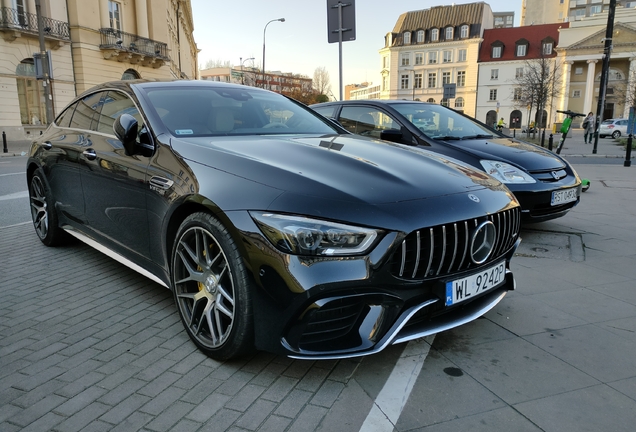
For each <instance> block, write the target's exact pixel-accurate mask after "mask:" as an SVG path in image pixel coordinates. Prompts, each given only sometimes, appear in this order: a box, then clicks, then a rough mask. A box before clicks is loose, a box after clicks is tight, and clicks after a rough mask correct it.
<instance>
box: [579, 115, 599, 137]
mask: <svg viewBox="0 0 636 432" xmlns="http://www.w3.org/2000/svg"><path fill="white" fill-rule="evenodd" d="M595 125H596V121H595V119H594V113H589V114H588V115H587V117H585V120H583V124H582V125H581V126H582V127H583V131H584V132H585V134H584V135H583V142H584V143H585V144H592V138H594V129H595V127H594V126H595ZM588 137H589V141H588Z"/></svg>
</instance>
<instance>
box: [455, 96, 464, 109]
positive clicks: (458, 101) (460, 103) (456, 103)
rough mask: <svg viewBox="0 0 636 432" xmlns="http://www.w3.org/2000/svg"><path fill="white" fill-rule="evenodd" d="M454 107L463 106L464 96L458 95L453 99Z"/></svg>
mask: <svg viewBox="0 0 636 432" xmlns="http://www.w3.org/2000/svg"><path fill="white" fill-rule="evenodd" d="M455 108H464V98H463V97H458V98H457V99H455Z"/></svg>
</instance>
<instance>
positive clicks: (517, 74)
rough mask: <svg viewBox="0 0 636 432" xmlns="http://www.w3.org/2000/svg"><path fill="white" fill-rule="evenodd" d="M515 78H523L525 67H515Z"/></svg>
mask: <svg viewBox="0 0 636 432" xmlns="http://www.w3.org/2000/svg"><path fill="white" fill-rule="evenodd" d="M515 78H517V79H519V78H523V68H522V67H520V68H517V69H515Z"/></svg>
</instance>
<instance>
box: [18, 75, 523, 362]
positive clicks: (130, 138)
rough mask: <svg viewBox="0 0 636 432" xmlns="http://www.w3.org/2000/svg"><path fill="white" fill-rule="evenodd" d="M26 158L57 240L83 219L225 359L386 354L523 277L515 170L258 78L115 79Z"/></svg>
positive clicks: (471, 311)
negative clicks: (405, 141)
mask: <svg viewBox="0 0 636 432" xmlns="http://www.w3.org/2000/svg"><path fill="white" fill-rule="evenodd" d="M26 171H27V180H28V185H29V196H30V202H31V212H32V218H33V225H34V227H35V232H36V234H37V235H38V237H39V238H40V240H41V241H42V243H44V244H45V245H48V246H54V245H56V244H60V243H61V242H63V241H64V240H65V238H66V237H67V236H68V235H69V234H70V235H72V236H74V237H76V238H78V239H80V240H82V241H84V242H86V243H87V244H89V245H91V246H92V247H95V248H97V249H98V250H100V251H101V252H103V253H105V254H107V255H109V256H111V257H113V258H114V259H117V260H119V261H120V262H122V263H123V264H125V265H127V266H129V267H131V268H132V269H134V270H136V271H138V272H140V273H142V274H144V275H145V276H147V277H149V278H150V279H152V280H154V281H155V282H157V283H158V284H160V285H163V286H165V287H168V288H170V289H171V290H172V291H173V293H174V300H175V302H176V305H177V310H178V312H179V314H180V316H181V320H182V323H183V325H184V327H185V329H186V331H187V333H188V335H189V337H190V338H191V339H192V341H193V342H194V343H195V344H196V346H197V347H198V348H199V349H200V350H201V351H203V352H204V353H205V354H207V355H208V356H210V357H213V358H215V359H218V360H225V359H229V358H233V357H237V356H239V355H241V354H243V353H245V352H248V351H250V350H252V349H253V348H257V349H261V350H267V351H271V352H274V353H279V354H283V355H287V356H290V357H294V358H305V359H326V358H345V357H354V356H361V355H366V354H372V353H375V352H378V351H381V350H382V349H384V348H386V347H387V346H389V345H391V344H394V343H400V342H405V341H409V340H411V339H414V338H418V337H422V336H426V335H429V334H433V333H436V332H439V331H442V330H445V329H449V328H453V327H456V326H458V325H461V324H463V323H466V322H468V321H471V320H473V319H476V318H478V317H479V316H481V315H482V314H484V313H485V312H486V311H488V310H489V309H491V308H492V307H494V306H495V305H496V304H497V303H498V302H499V301H500V300H501V299H502V298H503V296H504V295H505V293H506V292H507V291H508V290H511V289H513V288H514V285H515V282H514V278H513V275H512V273H511V271H510V259H511V258H512V256H513V254H514V251H515V249H516V247H517V245H518V242H519V229H520V210H519V204H518V202H517V201H516V199H515V198H514V196H513V195H512V193H511V192H510V191H509V190H508V189H507V188H506V187H505V186H504V185H503V184H501V183H500V182H499V181H498V180H496V179H495V178H493V177H490V176H487V175H485V174H484V173H483V172H481V171H477V170H474V169H472V168H471V167H469V166H467V165H464V164H462V163H460V162H458V161H453V160H449V159H447V158H444V157H442V156H440V155H438V154H436V153H432V152H428V151H425V150H423V149H419V148H409V147H406V146H402V145H396V144H394V143H388V142H385V141H380V140H368V139H364V138H360V137H357V136H354V135H351V134H349V133H347V132H346V131H345V130H344V129H342V128H340V127H339V126H337V125H335V124H333V123H332V122H331V121H329V120H328V119H326V118H324V117H322V116H319V115H318V114H316V113H315V112H314V111H312V110H310V109H309V108H307V107H305V106H304V105H302V104H299V103H296V102H294V101H292V100H290V99H288V98H286V97H284V96H282V95H279V94H276V93H272V92H269V91H266V90H262V89H258V88H254V87H242V86H237V85H232V84H225V83H218V82H217V83H215V82H211V81H173V82H144V81H119V82H112V83H106V84H102V85H100V86H98V87H96V88H93V89H91V90H89V91H88V92H86V93H84V94H83V95H81V96H79V97H78V98H76V99H75V100H74V101H73V102H72V103H71V104H70V105H69V106H68V107H67V108H66V109H64V110H63V111H62V113H61V114H60V115H59V116H58V117H57V119H56V120H55V122H54V123H53V124H52V125H51V126H50V127H49V128H48V129H47V130H46V132H45V133H44V134H43V135H41V136H39V137H38V138H37V139H36V140H35V141H34V142H33V145H32V147H31V150H30V153H29V158H28V162H27V167H26ZM105 286H106V285H105ZM105 289H107V288H105ZM131 301H134V299H131Z"/></svg>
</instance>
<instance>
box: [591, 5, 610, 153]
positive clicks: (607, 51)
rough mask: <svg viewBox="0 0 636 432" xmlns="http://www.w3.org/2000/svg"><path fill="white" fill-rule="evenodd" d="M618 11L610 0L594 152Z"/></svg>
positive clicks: (593, 151) (595, 145)
mask: <svg viewBox="0 0 636 432" xmlns="http://www.w3.org/2000/svg"><path fill="white" fill-rule="evenodd" d="M615 11H616V0H610V4H609V11H608V13H607V29H606V30H605V38H604V39H603V41H604V42H605V46H604V48H603V69H602V72H601V82H600V84H599V89H598V106H597V107H596V126H595V128H594V129H595V131H596V133H595V134H594V148H593V149H592V153H593V154H596V151H597V149H598V134H599V131H600V129H601V121H603V111H604V110H605V96H606V94H607V77H608V75H609V63H610V55H611V53H612V35H613V34H614V12H615Z"/></svg>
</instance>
